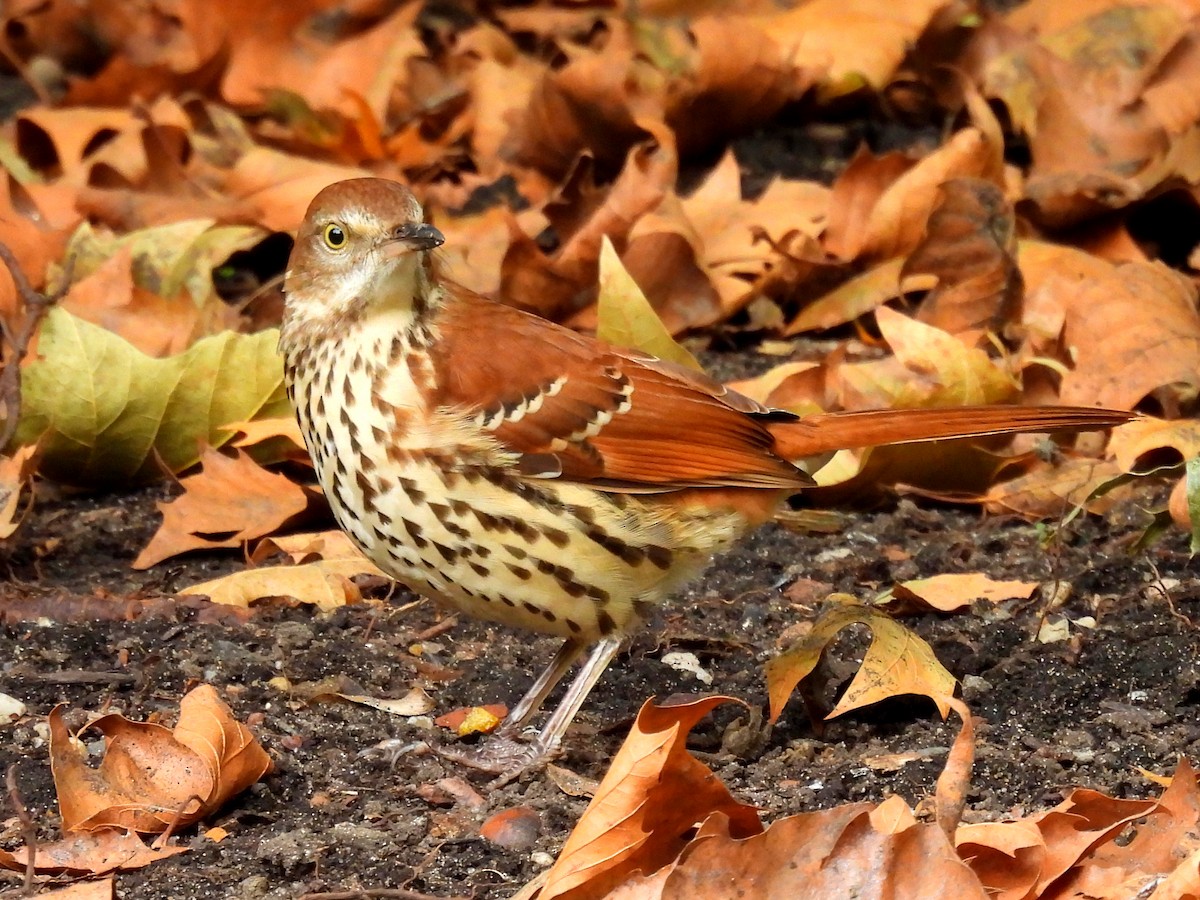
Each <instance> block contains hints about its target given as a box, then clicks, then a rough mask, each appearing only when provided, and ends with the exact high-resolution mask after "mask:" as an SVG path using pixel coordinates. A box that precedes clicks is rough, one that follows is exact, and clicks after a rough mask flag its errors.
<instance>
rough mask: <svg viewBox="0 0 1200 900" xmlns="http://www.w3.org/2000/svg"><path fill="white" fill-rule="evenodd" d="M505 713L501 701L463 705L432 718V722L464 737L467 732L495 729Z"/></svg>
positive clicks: (487, 731)
mask: <svg viewBox="0 0 1200 900" xmlns="http://www.w3.org/2000/svg"><path fill="white" fill-rule="evenodd" d="M507 715H508V707H507V706H505V705H504V704H503V703H490V704H488V705H487V706H464V707H460V708H459V709H454V710H451V711H450V712H448V713H445V714H444V715H440V716H438V717H437V718H436V719H434V720H433V724H434V725H437V726H438V727H439V728H449V729H450V730H451V731H453V732H454V733H455V734H457V735H458V736H459V737H464V736H466V735H468V734H476V733H484V734H487V733H490V732H493V731H495V730H496V728H497V727H498V726H499V725H500V723H501V722H502V721H503V720H504V718H505V716H507Z"/></svg>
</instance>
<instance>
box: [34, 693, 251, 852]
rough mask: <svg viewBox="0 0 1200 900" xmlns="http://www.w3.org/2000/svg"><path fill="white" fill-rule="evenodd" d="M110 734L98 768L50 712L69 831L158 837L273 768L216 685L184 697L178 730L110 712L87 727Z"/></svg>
mask: <svg viewBox="0 0 1200 900" xmlns="http://www.w3.org/2000/svg"><path fill="white" fill-rule="evenodd" d="M87 727H88V728H92V729H96V730H97V731H100V732H101V733H102V734H103V735H104V736H105V744H106V748H105V754H104V759H103V760H102V761H101V763H100V766H99V767H98V768H95V769H93V768H91V767H90V766H89V765H88V764H87V763H86V762H85V760H84V758H83V756H84V754H85V753H86V751H83V750H82V747H81V745H80V744H78V742H77V738H75V737H74V736H73V735H71V734H70V733H69V732H68V730H67V727H66V725H65V723H64V722H63V718H62V711H61V708H55V709H54V710H53V711H51V713H50V735H51V742H50V759H51V768H52V770H53V772H54V785H55V788H56V790H57V792H58V802H59V809H60V811H61V813H62V819H63V830H64V831H89V832H91V831H97V830H103V829H106V828H123V829H129V830H131V831H140V832H148V833H152V834H157V833H159V832H161V831H164V830H165V829H166V828H168V827H170V826H172V825H175V826H186V825H189V824H191V823H192V822H195V821H198V820H199V819H202V818H204V817H205V816H206V815H208V814H209V813H211V812H213V811H214V810H216V809H218V808H219V807H220V806H221V805H223V804H224V803H226V802H227V801H228V800H229V799H230V798H231V797H233V796H235V795H237V794H239V793H241V792H242V791H243V790H245V789H246V788H248V787H249V786H250V785H252V784H254V783H255V782H256V781H258V779H259V778H261V777H262V776H263V775H264V774H265V773H266V772H268V771H270V769H271V760H270V757H268V756H267V754H266V752H265V751H264V750H263V749H262V747H260V746H259V744H258V742H257V741H256V740H255V739H254V736H253V735H252V734H251V733H250V731H249V729H247V728H246V726H244V725H242V724H241V723H239V722H237V721H236V720H234V719H233V717H232V714H231V713H230V711H229V707H227V706H226V705H225V704H224V703H223V702H222V701H221V699H220V698H219V697H218V696H217V692H216V690H215V689H214V688H213V687H212V686H210V685H201V686H200V687H198V688H196V689H194V690H192V691H190V692H189V693H188V694H186V695H185V696H184V698H183V700H181V701H180V705H179V722H178V724H176V726H175V728H174V730H173V731H171V730H168V729H167V728H164V727H163V726H161V725H155V724H152V723H148V722H132V721H130V720H129V719H126V718H125V717H124V716H120V715H116V714H110V715H107V716H102V717H100V718H99V719H96V720H95V721H93V722H91V723H89V725H88V726H87Z"/></svg>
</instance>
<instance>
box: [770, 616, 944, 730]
mask: <svg viewBox="0 0 1200 900" xmlns="http://www.w3.org/2000/svg"><path fill="white" fill-rule="evenodd" d="M830 599H841V600H843V601H844V602H843V603H840V604H838V605H836V606H832V607H831V608H830V609H829V610H828V611H827V612H825V613H824V614H823V615H822V616H821V617H820V618H819V619H817V621H816V622H815V623H814V624H813V629H812V631H811V632H809V633H808V634H807V635H805V636H804V637H803V638H801V639H800V640H799V641H797V642H796V643H795V644H793V645H792V646H791V647H789V648H788V649H787V650H785V651H784V652H783V653H781V654H780V655H779V656H777V657H775V658H774V659H772V660H771V661H770V662H768V663H767V695H768V697H770V700H771V721H772V722H774V721H775V720H776V719H778V718H779V715H780V713H782V712H783V707H784V704H786V703H787V700H788V697H790V696H791V694H792V691H793V690H795V688H796V685H797V684H799V683H800V682H801V680H803V679H804V678H806V677H807V676H808V675H809V674H810V673H811V672H812V670H813V669H815V668H816V666H817V663H818V662H819V661H820V659H821V654H822V653H823V652H824V651H825V648H826V646H828V645H829V644H830V643H831V642H832V641H833V639H834V637H836V636H837V634H838V632H839V631H841V630H842V629H843V628H846V627H847V626H849V625H854V624H856V623H858V624H862V625H866V626H867V627H868V628H870V629H871V636H872V638H871V646H870V647H868V648H867V652H866V655H865V656H864V657H863V661H862V667H861V668H860V669H859V670H858V673H857V674H856V675H855V676H854V680H853V681H851V682H850V686H849V687H847V688H846V692H845V693H844V694H843V695H842V698H841V699H840V700H839V701H838V704H837V706H835V707H834V708H833V711H832V712H831V713H829V715H828V716H827V718H830V719H832V718H834V717H835V716H840V715H841V714H842V713H846V712H849V711H850V710H852V709H859V708H860V707H863V706H869V705H871V704H872V703H878V702H879V701H880V700H886V699H887V698H888V697H896V696H899V695H901V694H923V695H925V696H926V697H929V698H930V699H931V700H932V701H933V702H934V703H935V704H937V707H938V710H939V711H940V712H941V714H942V717H943V718H945V716H946V715H947V714H948V713H949V711H950V706H949V703H948V702H947V701H948V699H949V698H950V697H951V696H952V695H953V693H954V676H953V675H951V674H950V673H949V672H948V671H947V670H946V668H945V667H944V666H943V665H942V664H941V663H940V662H938V659H937V657H936V656H935V655H934V653H933V648H932V647H930V646H929V644H927V643H925V641H923V640H922V639H921V638H919V637H918V636H917V635H915V634H913V633H912V632H911V631H909V630H908V629H907V628H905V627H904V626H903V625H901V624H900V623H899V622H897V621H896V620H895V619H893V618H892V617H891V616H889V615H887V614H886V613H883V612H880V611H879V610H877V609H873V608H871V607H869V606H863V605H862V604H860V603H857V602H854V600H853V598H852V597H846V596H839V595H835V596H834V597H832V598H830Z"/></svg>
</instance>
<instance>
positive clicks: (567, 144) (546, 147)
mask: <svg viewBox="0 0 1200 900" xmlns="http://www.w3.org/2000/svg"><path fill="white" fill-rule="evenodd" d="M607 21H608V24H609V27H610V28H611V33H610V34H609V36H608V40H607V41H606V43H605V45H604V47H603V49H602V50H592V49H590V48H574V49H573V52H572V54H571V58H570V60H569V62H567V64H566V65H565V66H563V67H562V68H560V69H554V70H547V71H545V72H544V74H543V75H542V76H541V78H540V79H539V81H538V83H537V84H536V85H535V86H534V88H533V91H532V93H531V95H530V97H529V102H528V104H527V105H526V106H525V107H524V109H523V110H522V113H523V114H521V115H519V116H518V117H517V118H516V120H515V121H514V122H513V123H512V128H511V130H510V131H509V133H508V138H507V141H506V146H505V147H504V150H503V155H505V156H507V157H509V158H510V159H513V160H514V161H516V162H518V163H520V164H522V165H526V166H530V167H531V168H535V169H539V170H541V171H542V172H545V173H547V174H550V175H552V176H561V175H562V174H564V173H565V172H567V170H568V169H569V168H570V167H571V165H572V164H573V163H574V162H575V160H576V158H577V157H578V156H579V155H580V154H581V153H583V152H585V151H586V152H588V153H590V154H592V155H593V156H594V157H595V158H596V159H597V160H598V161H599V162H600V163H601V164H602V165H603V166H606V167H607V166H611V165H614V164H616V163H618V162H619V161H620V160H621V158H622V157H623V156H624V155H625V153H626V151H627V150H628V149H629V148H630V147H631V146H632V145H633V144H634V143H636V142H638V141H641V140H643V139H644V137H645V130H644V128H643V123H642V120H654V121H659V122H661V121H662V119H663V116H664V96H663V86H664V83H665V77H664V76H663V74H662V73H661V72H660V71H659V70H658V69H656V68H655V67H654V66H653V65H652V64H651V63H650V62H648V61H647V60H646V59H644V58H643V57H641V56H639V55H638V54H637V46H636V42H635V40H634V37H633V35H631V33H630V28H631V25H630V24H629V23H628V22H626V21H624V20H621V19H608V20H607Z"/></svg>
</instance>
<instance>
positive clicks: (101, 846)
mask: <svg viewBox="0 0 1200 900" xmlns="http://www.w3.org/2000/svg"><path fill="white" fill-rule="evenodd" d="M190 849H191V848H190V847H180V846H167V847H154V848H152V847H148V846H146V844H145V843H144V842H143V841H142V839H141V838H140V837H138V835H137V834H136V833H135V832H132V831H126V830H123V829H119V828H103V829H100V830H98V831H92V832H88V833H83V834H71V835H67V836H66V837H64V838H62V839H61V840H57V841H52V842H50V843H45V844H43V843H39V844H38V845H37V855H36V856H35V857H34V871H36V872H37V873H38V874H39V875H74V876H83V875H103V874H104V873H106V872H122V871H125V872H127V871H131V870H133V869H140V868H142V867H143V866H148V865H150V864H151V863H154V862H158V861H159V860H160V859H166V858H167V857H169V856H176V855H178V854H180V853H187V852H188V850H190ZM28 857H29V855H28V850H27V848H25V847H20V848H18V849H17V850H14V851H12V852H11V853H10V852H9V851H7V850H0V866H2V867H4V868H6V869H16V870H18V871H23V870H24V869H25V865H26V861H27V860H28ZM99 884H101V885H104V884H108V885H109V893H107V894H104V893H101V894H99V895H98V896H100V897H112V896H113V895H112V892H111V882H99ZM41 896H54V895H52V894H43V895H41ZM63 900H91V898H90V895H88V894H86V893H85V894H83V895H82V896H81V897H80V896H78V895H77V896H72V895H70V894H66V895H64V897H63Z"/></svg>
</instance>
